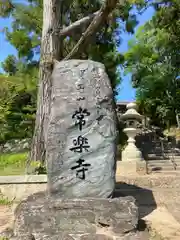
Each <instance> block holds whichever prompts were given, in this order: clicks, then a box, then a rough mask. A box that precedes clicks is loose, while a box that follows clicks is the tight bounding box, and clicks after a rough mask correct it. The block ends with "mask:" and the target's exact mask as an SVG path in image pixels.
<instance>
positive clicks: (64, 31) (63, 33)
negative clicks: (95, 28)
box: [59, 11, 99, 37]
mask: <svg viewBox="0 0 180 240" xmlns="http://www.w3.org/2000/svg"><path fill="white" fill-rule="evenodd" d="M98 13H99V11H97V12H94V13H92V14H90V15H89V16H86V17H84V18H82V19H80V20H78V21H76V22H74V23H72V24H71V25H70V26H68V27H65V28H64V29H62V30H61V31H60V33H59V36H60V37H61V36H69V35H71V34H72V32H73V31H74V30H75V29H76V28H79V27H82V25H85V24H88V23H89V22H90V21H91V20H92V19H93V18H94V17H95V16H97V15H98Z"/></svg>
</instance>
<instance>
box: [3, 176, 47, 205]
mask: <svg viewBox="0 0 180 240" xmlns="http://www.w3.org/2000/svg"><path fill="white" fill-rule="evenodd" d="M46 184H47V176H46V175H25V176H0V193H1V194H2V195H3V196H5V197H7V198H8V199H9V200H10V201H11V200H13V201H19V200H22V199H24V198H26V197H27V196H29V195H31V194H33V193H36V192H39V191H44V190H46Z"/></svg>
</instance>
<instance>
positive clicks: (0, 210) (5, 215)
mask: <svg viewBox="0 0 180 240" xmlns="http://www.w3.org/2000/svg"><path fill="white" fill-rule="evenodd" d="M12 219H13V211H12V208H11V207H9V206H4V205H0V232H3V231H4V230H5V229H6V228H8V227H9V224H10V222H12Z"/></svg>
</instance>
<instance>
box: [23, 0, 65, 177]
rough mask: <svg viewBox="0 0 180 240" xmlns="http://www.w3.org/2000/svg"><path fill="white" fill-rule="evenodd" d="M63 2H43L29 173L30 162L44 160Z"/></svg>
mask: <svg viewBox="0 0 180 240" xmlns="http://www.w3.org/2000/svg"><path fill="white" fill-rule="evenodd" d="M62 8H63V1H62V0H61V1H59V0H44V1H43V29H42V39H41V60H40V66H39V88H38V100H37V113H36V124H35V131H34V136H33V141H32V146H31V153H30V158H29V160H28V166H27V168H28V169H27V170H28V173H30V172H31V171H32V170H31V167H30V165H31V162H32V161H40V162H41V163H42V162H44V160H45V154H46V151H45V149H46V148H45V143H46V141H45V136H46V130H47V122H48V116H49V113H50V104H51V101H50V98H51V74H52V70H53V61H54V60H55V59H56V60H59V59H61V49H63V48H62V46H61V44H62V40H60V37H59V36H58V35H57V34H56V32H57V29H60V27H61V26H62V12H63V9H62Z"/></svg>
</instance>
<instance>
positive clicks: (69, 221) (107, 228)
mask: <svg viewBox="0 0 180 240" xmlns="http://www.w3.org/2000/svg"><path fill="white" fill-rule="evenodd" d="M137 224H138V208H137V206H136V204H135V199H134V198H133V197H122V198H114V199H101V198H99V199H98V198H94V199H93V198H84V199H59V198H57V199H56V198H50V197H47V196H46V193H45V192H41V193H38V194H34V195H32V196H30V197H28V198H27V199H26V200H24V201H22V202H21V203H20V205H19V206H18V207H17V208H16V211H15V223H14V236H13V238H12V239H13V240H14V239H16V240H20V239H21V240H136V239H141V238H139V232H138V231H136V230H137ZM143 240H145V239H143Z"/></svg>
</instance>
